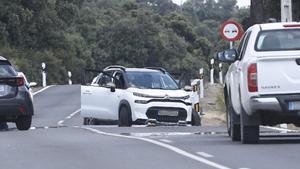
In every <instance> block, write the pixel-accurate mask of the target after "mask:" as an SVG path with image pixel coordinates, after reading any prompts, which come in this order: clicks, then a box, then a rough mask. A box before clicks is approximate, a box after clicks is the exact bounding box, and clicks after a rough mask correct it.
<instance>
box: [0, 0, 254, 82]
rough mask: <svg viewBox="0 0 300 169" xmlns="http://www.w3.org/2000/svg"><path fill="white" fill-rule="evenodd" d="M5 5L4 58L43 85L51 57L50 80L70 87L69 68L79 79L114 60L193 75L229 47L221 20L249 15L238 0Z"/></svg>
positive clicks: (49, 0)
mask: <svg viewBox="0 0 300 169" xmlns="http://www.w3.org/2000/svg"><path fill="white" fill-rule="evenodd" d="M0 8H1V10H0V55H3V56H5V57H7V58H8V59H10V60H11V61H12V62H13V63H14V64H15V65H16V67H17V68H18V69H19V70H20V71H23V72H24V73H25V74H26V75H27V76H28V78H29V79H30V80H34V81H37V82H39V83H40V79H41V78H40V76H41V63H42V62H45V63H46V64H47V74H48V75H47V77H48V82H49V83H50V84H65V83H66V82H67V78H66V77H67V71H68V70H70V71H72V74H73V81H74V82H75V83H79V82H80V71H81V68H84V67H88V68H95V69H101V68H103V67H105V66H107V65H110V64H121V65H125V66H137V67H144V66H162V67H165V68H166V69H168V70H169V71H170V72H181V73H185V74H186V75H190V76H194V75H195V73H196V71H197V70H198V68H200V67H204V68H206V69H207V68H208V63H209V60H210V58H212V57H213V56H214V54H215V52H216V51H219V50H221V49H224V48H228V43H227V42H225V41H223V40H221V38H220V36H219V33H218V32H219V27H220V24H221V23H222V22H224V21H226V20H228V19H234V20H237V21H239V22H241V23H243V22H245V21H247V19H249V14H250V13H249V9H245V8H243V9H239V8H238V7H237V6H236V0H218V1H215V0H188V1H187V2H185V3H184V4H183V5H182V6H177V5H176V4H174V3H173V2H172V1H171V0H7V1H0ZM190 72H192V73H190Z"/></svg>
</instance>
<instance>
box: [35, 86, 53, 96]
mask: <svg viewBox="0 0 300 169" xmlns="http://www.w3.org/2000/svg"><path fill="white" fill-rule="evenodd" d="M52 86H54V85H51V86H46V87H44V88H42V89H41V90H39V91H36V92H34V93H32V95H33V96H35V95H37V94H39V93H41V92H43V91H45V90H46V89H48V88H50V87H52Z"/></svg>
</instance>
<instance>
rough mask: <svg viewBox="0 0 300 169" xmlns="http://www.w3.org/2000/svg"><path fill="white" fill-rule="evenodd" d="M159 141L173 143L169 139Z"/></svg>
mask: <svg viewBox="0 0 300 169" xmlns="http://www.w3.org/2000/svg"><path fill="white" fill-rule="evenodd" d="M159 141H162V142H165V143H173V141H172V140H168V139H159Z"/></svg>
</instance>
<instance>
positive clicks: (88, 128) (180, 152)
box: [81, 127, 230, 169]
mask: <svg viewBox="0 0 300 169" xmlns="http://www.w3.org/2000/svg"><path fill="white" fill-rule="evenodd" d="M81 128H82V129H85V130H89V131H91V132H94V133H97V134H101V135H106V136H114V137H121V138H128V139H135V140H141V141H145V142H148V143H151V144H155V145H157V146H160V147H163V148H166V149H168V150H170V151H173V152H175V153H177V154H179V155H182V156H185V157H187V158H190V159H193V160H196V161H198V162H200V163H203V164H206V165H208V166H211V167H214V168H217V169H230V168H229V167H226V166H224V165H221V164H218V163H215V162H213V161H210V160H207V159H205V158H202V157H199V156H197V155H194V154H191V153H189V152H187V151H184V150H182V149H179V148H177V147H175V146H172V145H169V144H166V143H162V142H159V141H156V140H152V139H148V138H143V137H134V136H125V135H120V134H113V133H105V132H102V131H99V130H97V129H93V128H90V127H81Z"/></svg>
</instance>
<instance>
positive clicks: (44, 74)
mask: <svg viewBox="0 0 300 169" xmlns="http://www.w3.org/2000/svg"><path fill="white" fill-rule="evenodd" d="M42 86H43V87H46V86H47V73H46V63H45V62H43V63H42Z"/></svg>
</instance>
